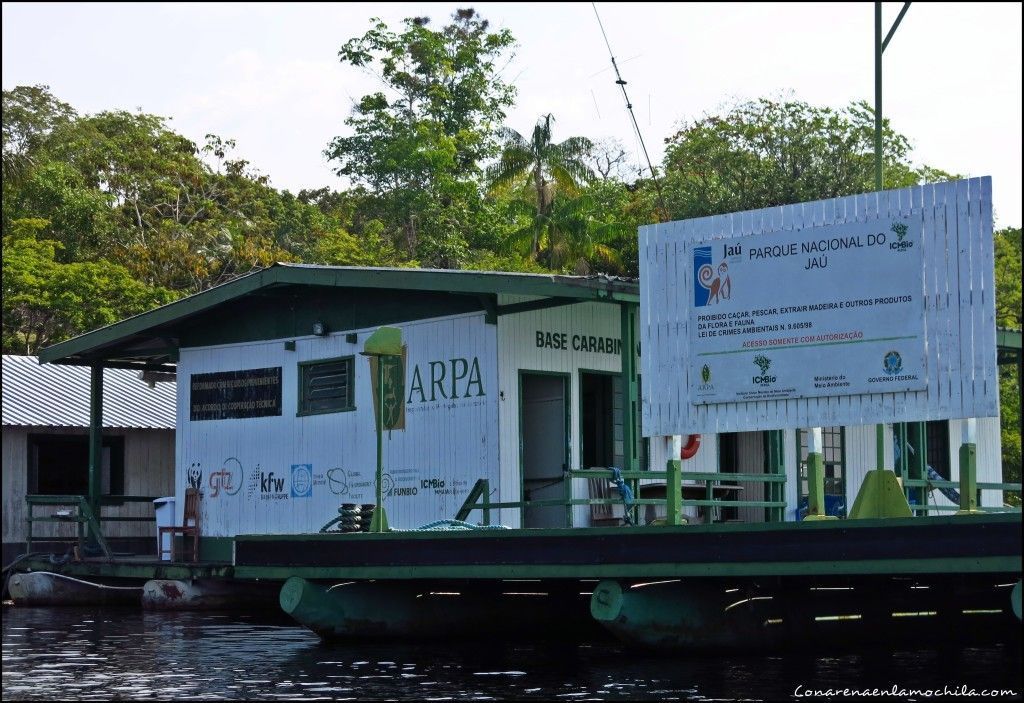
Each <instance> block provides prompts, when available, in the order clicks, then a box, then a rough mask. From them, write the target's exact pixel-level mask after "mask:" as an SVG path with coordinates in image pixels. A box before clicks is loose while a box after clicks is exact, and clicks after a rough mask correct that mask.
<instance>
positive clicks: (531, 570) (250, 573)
mask: <svg viewBox="0 0 1024 703" xmlns="http://www.w3.org/2000/svg"><path fill="white" fill-rule="evenodd" d="M816 524H828V522H827V521H822V522H819V523H816ZM234 572H235V577H236V578H245V579H257V578H265V579H279V580H284V579H287V578H290V577H292V576H299V577H301V578H306V579H330V578H344V579H396V580H398V579H403V580H404V579H460V578H463V579H508V578H616V577H617V578H659V577H685V576H689V577H715V576H730V577H761V576H827V575H836V576H845V575H886V576H888V575H897V574H944V573H945V574H958V575H959V574H963V573H972V574H979V573H1007V574H1019V573H1020V558H1019V556H1017V557H1013V556H1007V557H985V558H980V559H976V558H959V559H916V560H909V559H874V560H870V561H856V562H853V561H850V562H843V561H817V562H771V561H764V562H747V563H743V564H730V563H718V562H711V563H700V564H676V563H672V562H664V563H658V564H581V565H575V566H563V565H560V564H522V565H504V564H495V565H473V566H458V567H453V566H444V565H438V566H417V567H388V566H384V567H346V568H333V567H258V566H238V567H235V570H234Z"/></svg>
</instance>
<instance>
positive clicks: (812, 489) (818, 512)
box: [804, 427, 836, 520]
mask: <svg viewBox="0 0 1024 703" xmlns="http://www.w3.org/2000/svg"><path fill="white" fill-rule="evenodd" d="M833 519H836V517H835V516H834V515H828V514H826V512H825V454H824V443H823V442H822V437H821V428H820V427H812V428H811V429H809V430H808V431H807V517H805V518H804V520H833Z"/></svg>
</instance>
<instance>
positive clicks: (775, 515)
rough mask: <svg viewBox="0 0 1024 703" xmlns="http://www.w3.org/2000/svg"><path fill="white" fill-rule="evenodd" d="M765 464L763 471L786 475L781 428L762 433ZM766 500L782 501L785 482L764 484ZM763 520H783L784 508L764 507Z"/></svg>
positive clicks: (783, 434) (783, 437)
mask: <svg viewBox="0 0 1024 703" xmlns="http://www.w3.org/2000/svg"><path fill="white" fill-rule="evenodd" d="M763 441H764V447H765V465H764V472H765V473H766V474H772V475H774V476H785V475H786V454H785V449H784V446H783V442H785V432H784V431H783V430H767V431H765V433H764V439H763ZM765 485H766V489H765V493H767V495H768V500H772V501H782V500H785V496H786V484H784V483H778V482H772V483H768V484H765ZM764 519H765V522H784V521H785V519H786V509H785V508H765V509H764Z"/></svg>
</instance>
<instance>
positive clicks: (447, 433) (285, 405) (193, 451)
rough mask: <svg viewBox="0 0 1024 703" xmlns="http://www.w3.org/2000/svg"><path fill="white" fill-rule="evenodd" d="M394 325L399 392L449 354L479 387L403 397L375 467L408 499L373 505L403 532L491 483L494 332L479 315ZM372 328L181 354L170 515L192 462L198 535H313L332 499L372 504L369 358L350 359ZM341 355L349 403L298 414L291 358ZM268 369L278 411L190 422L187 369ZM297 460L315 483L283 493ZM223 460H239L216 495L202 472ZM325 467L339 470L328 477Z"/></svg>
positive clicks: (331, 509) (446, 514) (333, 505)
mask: <svg viewBox="0 0 1024 703" xmlns="http://www.w3.org/2000/svg"><path fill="white" fill-rule="evenodd" d="M395 326H396V327H399V328H401V330H402V336H403V341H404V342H405V344H406V345H407V346H408V359H407V367H406V369H407V370H406V373H407V380H406V389H407V393H408V392H409V389H410V385H411V379H412V376H413V370H414V368H415V367H417V366H418V367H419V368H420V369H421V374H424V375H429V371H428V365H429V363H430V362H431V361H442V362H444V363H446V364H448V361H449V360H450V359H456V358H462V359H467V360H469V362H470V363H472V361H473V359H476V360H477V361H478V363H479V368H480V372H481V381H482V386H483V391H484V393H483V395H479V394H478V393H477V392H476V391H477V389H476V388H474V389H473V392H472V393H471V394H470V397H465V396H466V394H465V393H464V390H465V389H464V385H463V386H460V387H458V388H457V392H456V395H457V396H458V397H454V398H452V397H449V398H442V397H440V396H439V395H436V396H435V398H434V400H433V401H431V400H430V399H429V395H430V389H429V387H428V388H426V398H427V400H426V402H419V400H420V398H419V395H418V394H417V395H415V396H414V397H413V398H412V401H413V402H409V403H407V405H406V429H405V430H402V431H398V430H395V431H392V432H389V433H386V434H385V438H384V470H385V473H387V474H389V475H390V477H391V479H392V480H393V482H394V486H395V487H396V488H405V489H415V495H392V496H390V497H385V499H384V505H385V507H386V509H387V514H388V518H389V521H390V524H391V526H392V527H393V528H398V529H411V528H416V527H418V526H420V525H423V524H425V523H427V522H431V521H434V520H439V519H444V518H452V517H454V516H455V513H456V512H457V511H458V509H459V507H460V506H461V505H462V503H463V501H464V500H465V498H466V495H467V494H468V493H469V491H470V490H471V489H472V487H473V484H474V483H475V482H476V480H477V479H478V478H489V479H490V480H491V482H492V484H494V485H497V484H498V461H499V450H498V442H499V434H498V412H497V410H498V406H497V402H496V400H495V398H496V396H497V392H498V389H497V386H498V382H497V370H496V363H495V362H496V358H497V349H496V343H497V336H496V327H495V326H494V325H488V324H486V323H485V322H484V315H483V313H472V314H466V315H458V316H452V317H445V318H438V319H432V320H423V321H417V322H410V323H404V324H398V325H395ZM375 329H376V328H374V330H375ZM374 330H348V331H340V332H337V333H335V334H331V335H329V336H327V337H313V336H309V337H299V338H295V343H296V349H295V351H288V350H286V349H285V346H284V341H285V340H274V341H260V342H250V343H242V344H229V345H220V346H213V347H203V348H193V349H182V350H181V357H180V362H179V365H178V384H179V386H178V418H179V427H180V429H179V432H178V441H177V471H176V480H175V486H176V491H177V494H178V498H179V500H178V504H177V508H178V518H179V519H180V518H181V512H182V502H183V501H182V498H183V495H184V490H185V488H186V486H187V473H188V470H189V468H190V467H193V466H199V467H200V469H201V472H202V478H201V486H202V492H203V498H202V501H201V505H202V508H201V513H202V520H203V528H202V529H203V534H204V535H205V536H231V535H237V534H247V533H276V534H296V533H308V532H316V531H318V530H319V529H320V527H321V526H323V525H324V524H325V523H326V522H328V521H329V520H330V519H332V518H334V517H336V516H337V515H338V512H337V509H338V505H339V504H341V503H348V502H352V503H372V502H374V472H375V467H376V434H375V430H374V425H375V423H374V414H373V401H372V395H371V393H372V385H371V383H372V382H371V377H370V371H369V362H368V359H367V358H366V357H362V356H359V355H358V353H359V351H360V350H361V349H362V345H363V343H364V342H365V341H366V338H367V336H368V334H369V333H370V332H372V331H374ZM347 332H358V333H359V337H358V341H357V343H356V344H349V343H348V342H346V341H345V336H346V334H347ZM349 354H354V355H356V356H355V405H356V410H354V411H351V412H339V413H328V414H322V415H310V416H304V417H298V416H297V415H296V412H297V407H298V390H297V383H298V363H299V362H300V361H312V360H316V359H329V358H334V357H340V356H346V355H349ZM273 366H280V367H281V368H282V414H281V415H280V416H276V417H260V418H246V419H228V420H207V421H197V422H192V421H191V420H190V419H189V400H190V390H189V385H190V384H189V379H190V377H191V375H192V374H196V373H210V372H217V371H237V370H242V369H251V368H264V367H273ZM449 377H450V366H449ZM424 383H425V384H426V383H428V380H427V379H424ZM463 384H465V381H463ZM449 394H450V390H449ZM408 399H409V398H408V397H407V400H408ZM300 464H312V472H313V478H314V481H313V490H312V495H311V496H309V497H299V496H293V495H292V491H291V470H292V466H293V465H300ZM222 467H228V468H233V469H235V470H237V469H238V467H241V471H242V473H243V476H242V481H241V485H240V486H236V487H235V491H234V494H233V495H228V494H227V492H226V491H223V490H221V491H215V490H214V487H213V486H212V484H211V483H210V478H211V472H214V471H217V470H218V469H221V468H222ZM334 469H338V470H340V471H341V472H343V474H341V473H338V472H337V471H335V472H333V473H331V472H332V470H334ZM271 473H273V478H274V479H284V481H283V484H278V485H280V486H281V490H279V491H278V490H274V488H275V486H274V485H273V484H271V483H270V482H269V481H267V482H266V483H264V482H263V481H261V478H268V477H269V475H270V474H271ZM329 474H330V475H331V476H334V477H335V478H337V477H339V476H342V475H343V476H344V478H345V483H344V484H342V483H340V482H338V481H331V480H329V478H328V475H329ZM431 479H437V480H438V481H439V482H440V481H443V482H444V486H443V487H440V486H438V487H433V486H426V485H424V484H423V481H429V480H431ZM386 485H387V482H386ZM343 486H344V487H343ZM215 492H216V493H217V495H214V493H215Z"/></svg>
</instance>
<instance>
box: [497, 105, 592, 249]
mask: <svg viewBox="0 0 1024 703" xmlns="http://www.w3.org/2000/svg"><path fill="white" fill-rule="evenodd" d="M554 121H555V118H554V116H553V115H551V114H550V113H549V114H547V115H544V116H543V117H541V118H540V120H538V121H537V124H536V126H535V127H534V128H533V134H532V135H531V136H530V139H526V137H524V136H523V135H522V134H520V133H519V132H517V131H516V130H514V129H512V128H511V127H502V128H501V129H500V130H499V134H500V135H501V138H502V142H503V147H502V150H501V156H500V157H499V159H498V162H497V163H496V164H494V165H493V166H492V167H491V168H490V169H489V170H488V180H489V183H490V186H491V189H492V190H495V189H501V188H505V189H509V190H512V191H513V192H519V193H521V194H523V195H525V194H529V195H528V196H527V197H528V199H529V200H530V202H531V205H532V206H533V213H534V216H533V222H532V223H531V230H530V232H531V240H530V255H531V256H532V257H533V258H535V259H536V258H538V256H539V254H540V246H541V240H542V238H543V237H544V235H545V234H546V235H547V240H548V244H549V247H553V246H554V245H555V243H556V242H558V241H559V240H560V239H562V235H564V234H567V233H568V232H567V231H566V229H568V230H572V229H573V227H574V226H572V225H570V226H568V227H567V228H566V227H563V230H562V231H559V226H560V224H567V221H566V218H559V217H555V216H554V215H555V200H556V198H557V197H559V195H564V196H567V197H575V196H577V195H579V193H580V190H581V187H582V186H583V185H585V184H586V183H589V182H590V181H592V180H594V172H593V171H592V170H591V168H590V166H588V165H587V162H586V159H587V158H588V157H589V156H590V153H591V150H592V147H593V143H592V142H591V141H590V140H589V139H587V138H586V137H569V138H568V139H566V140H565V141H563V142H559V143H557V144H556V143H554V142H552V141H551V124H552V123H553V122H554ZM568 219H569V220H572V219H573V218H572V217H570V218H568Z"/></svg>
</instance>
